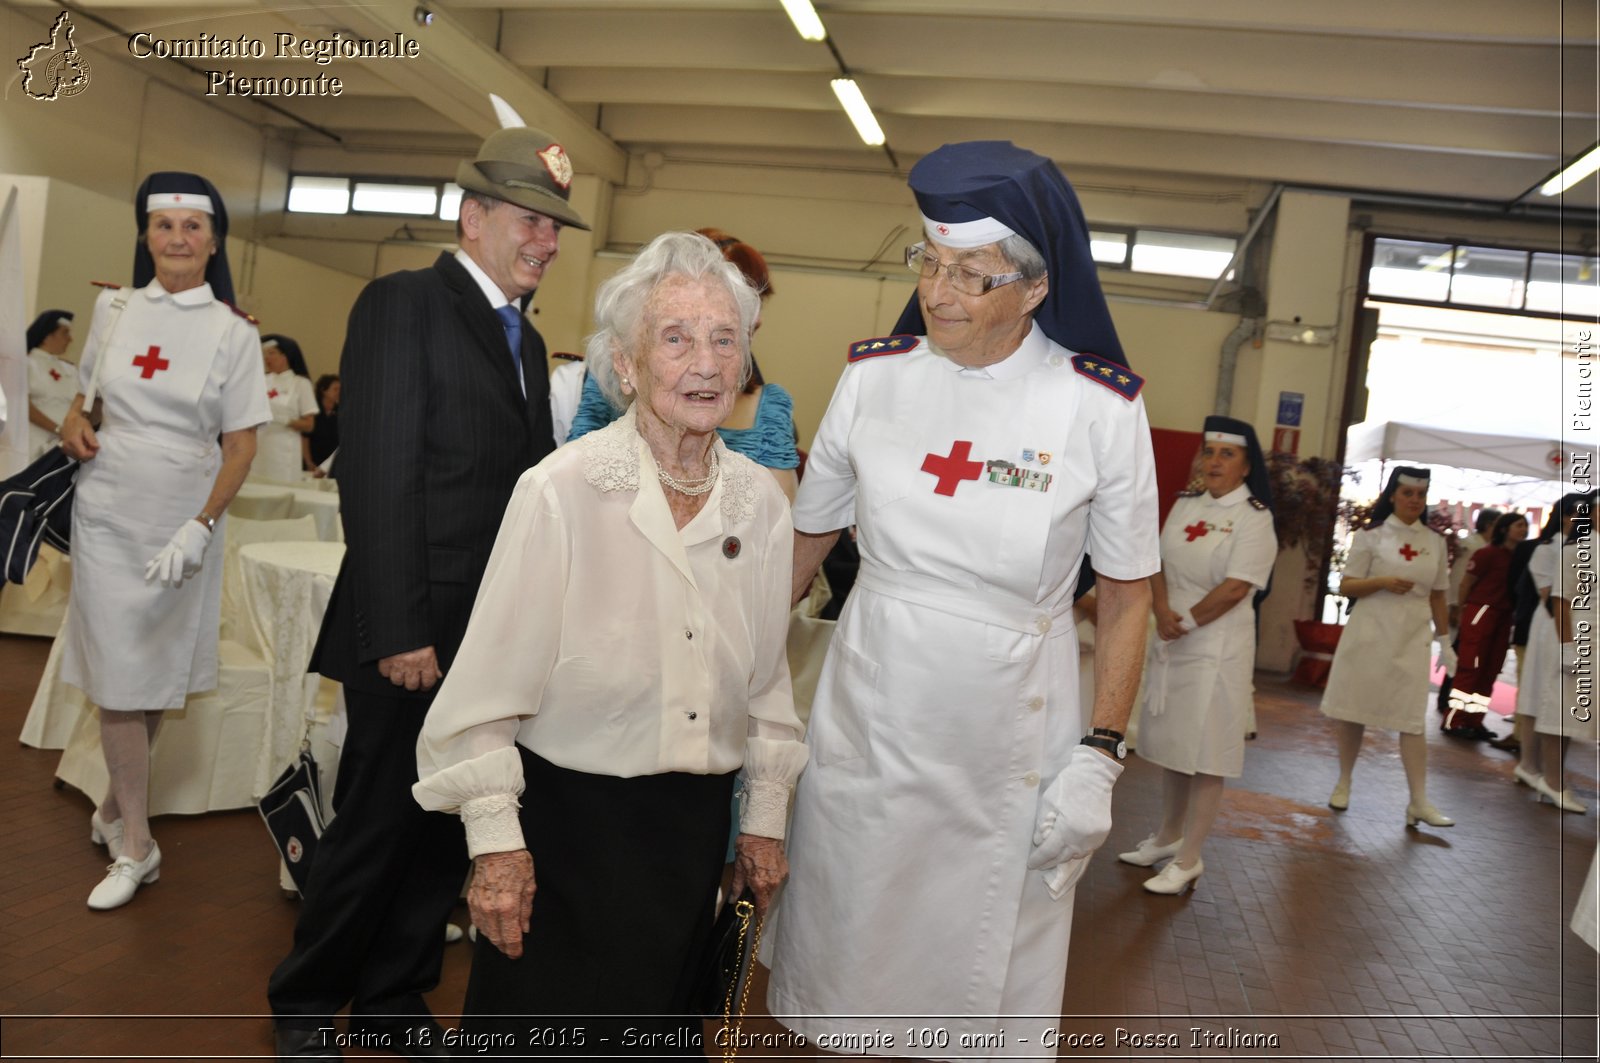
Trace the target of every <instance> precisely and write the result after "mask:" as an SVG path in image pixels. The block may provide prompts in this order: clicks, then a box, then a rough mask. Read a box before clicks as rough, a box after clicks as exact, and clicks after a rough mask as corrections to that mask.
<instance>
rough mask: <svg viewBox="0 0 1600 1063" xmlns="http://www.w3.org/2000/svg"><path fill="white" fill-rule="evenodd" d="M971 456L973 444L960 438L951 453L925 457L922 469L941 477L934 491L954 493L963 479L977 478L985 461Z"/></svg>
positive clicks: (953, 445) (940, 493) (941, 493)
mask: <svg viewBox="0 0 1600 1063" xmlns="http://www.w3.org/2000/svg"><path fill="white" fill-rule="evenodd" d="M971 457H972V444H971V443H969V442H968V441H967V440H965V439H959V440H957V441H956V442H954V443H952V444H951V445H950V453H949V454H945V455H940V454H929V455H928V456H927V457H925V458H923V459H922V471H923V472H927V473H932V474H933V475H935V476H937V477H938V478H939V482H938V483H937V484H935V485H934V488H933V493H934V494H936V495H953V494H955V493H956V487H957V486H958V485H960V483H961V481H962V480H976V479H977V478H978V476H979V474H980V473H982V472H983V463H982V462H981V461H971V460H969V459H970V458H971Z"/></svg>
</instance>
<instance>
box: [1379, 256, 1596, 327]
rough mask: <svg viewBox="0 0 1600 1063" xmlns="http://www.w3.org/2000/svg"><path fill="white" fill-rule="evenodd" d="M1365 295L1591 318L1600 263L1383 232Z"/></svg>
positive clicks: (1588, 257)
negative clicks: (1411, 238) (1439, 241)
mask: <svg viewBox="0 0 1600 1063" xmlns="http://www.w3.org/2000/svg"><path fill="white" fill-rule="evenodd" d="M1367 294H1368V295H1370V296H1372V297H1373V298H1381V299H1389V300H1398V301H1402V302H1412V303H1440V304H1443V305H1447V306H1460V307H1463V308H1471V309H1474V310H1490V311H1501V312H1507V313H1526V314H1542V315H1547V316H1551V317H1560V316H1568V317H1571V316H1580V317H1593V316H1595V315H1597V314H1600V270H1597V264H1596V260H1595V258H1594V257H1593V256H1590V255H1563V254H1555V253H1551V252H1545V251H1526V250H1521V249H1518V248H1509V247H1481V246H1477V245H1474V244H1449V243H1435V242H1431V241H1425V240H1401V239H1394V238H1390V237H1378V238H1376V239H1375V240H1374V241H1373V244H1372V268H1371V269H1370V270H1369V271H1368V273H1367Z"/></svg>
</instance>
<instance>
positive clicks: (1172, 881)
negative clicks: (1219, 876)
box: [1144, 857, 1206, 897]
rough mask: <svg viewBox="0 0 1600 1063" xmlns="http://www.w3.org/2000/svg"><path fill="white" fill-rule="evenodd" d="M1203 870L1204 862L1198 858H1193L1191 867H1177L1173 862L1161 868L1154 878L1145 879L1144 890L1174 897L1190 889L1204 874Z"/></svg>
mask: <svg viewBox="0 0 1600 1063" xmlns="http://www.w3.org/2000/svg"><path fill="white" fill-rule="evenodd" d="M1205 869H1206V862H1205V861H1204V860H1201V859H1200V858H1199V857H1196V858H1195V861H1194V866H1193V867H1179V866H1178V862H1177V861H1176V860H1174V861H1173V862H1172V863H1170V864H1168V865H1167V866H1166V867H1164V868H1162V869H1161V872H1160V873H1159V874H1157V875H1156V877H1155V878H1152V879H1146V880H1145V884H1144V888H1145V889H1147V890H1149V891H1150V892H1151V893H1161V894H1165V895H1167V896H1174V897H1175V896H1177V895H1178V894H1180V893H1182V892H1184V891H1185V890H1187V889H1189V888H1190V887H1192V886H1193V885H1194V884H1195V882H1196V881H1197V880H1198V879H1199V878H1200V876H1201V875H1202V874H1203V873H1204V872H1205Z"/></svg>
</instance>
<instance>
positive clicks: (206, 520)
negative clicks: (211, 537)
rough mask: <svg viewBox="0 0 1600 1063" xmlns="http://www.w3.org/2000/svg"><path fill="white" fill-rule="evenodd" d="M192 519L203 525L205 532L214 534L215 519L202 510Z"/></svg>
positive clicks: (215, 528) (215, 527)
mask: <svg viewBox="0 0 1600 1063" xmlns="http://www.w3.org/2000/svg"><path fill="white" fill-rule="evenodd" d="M194 519H195V520H197V521H199V522H200V523H201V524H204V525H205V526H206V531H209V532H214V531H216V530H217V518H216V517H213V516H212V515H211V514H209V513H207V512H206V511H205V510H203V509H202V510H201V511H200V512H199V513H198V514H197V515H196V516H195V518H194Z"/></svg>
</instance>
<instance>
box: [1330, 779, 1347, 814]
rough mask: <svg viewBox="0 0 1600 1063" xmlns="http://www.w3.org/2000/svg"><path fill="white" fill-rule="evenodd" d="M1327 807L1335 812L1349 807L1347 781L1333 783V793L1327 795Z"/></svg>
mask: <svg viewBox="0 0 1600 1063" xmlns="http://www.w3.org/2000/svg"><path fill="white" fill-rule="evenodd" d="M1328 807H1329V808H1331V809H1333V810H1334V811H1335V812H1343V811H1344V810H1345V809H1347V808H1349V807H1350V784H1349V783H1347V782H1341V783H1334V785H1333V793H1331V794H1329V795H1328Z"/></svg>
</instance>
